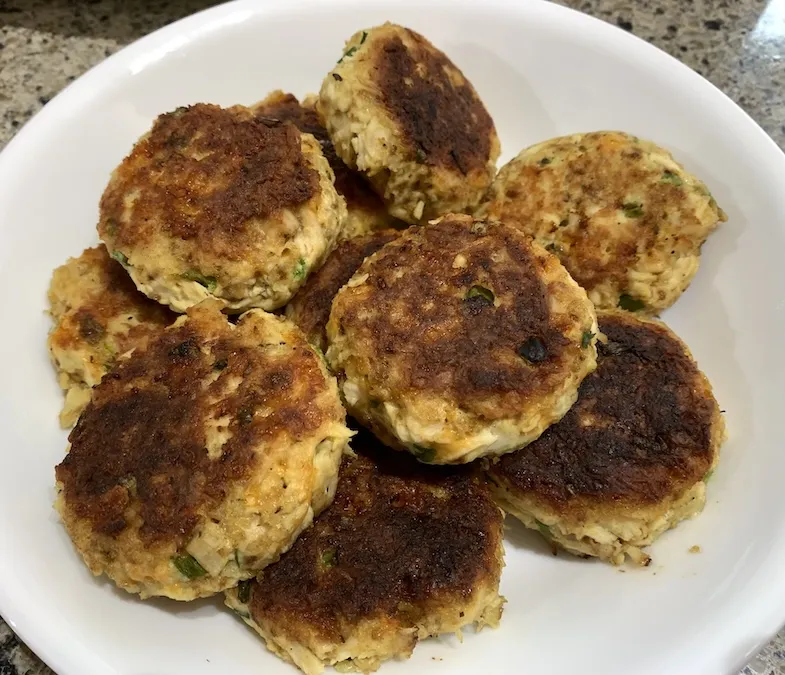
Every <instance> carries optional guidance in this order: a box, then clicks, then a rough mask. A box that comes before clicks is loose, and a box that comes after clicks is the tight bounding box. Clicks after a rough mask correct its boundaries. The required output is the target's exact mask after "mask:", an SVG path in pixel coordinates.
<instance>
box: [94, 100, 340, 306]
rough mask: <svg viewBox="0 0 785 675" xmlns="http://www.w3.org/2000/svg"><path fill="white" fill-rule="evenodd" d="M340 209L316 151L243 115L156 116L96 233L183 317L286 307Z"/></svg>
mask: <svg viewBox="0 0 785 675" xmlns="http://www.w3.org/2000/svg"><path fill="white" fill-rule="evenodd" d="M345 218H346V205H345V203H344V200H343V197H341V196H340V195H338V193H337V192H336V191H335V187H334V186H333V172H332V169H331V168H330V165H329V164H328V163H327V160H326V159H325V157H324V155H323V154H322V150H321V147H320V145H319V142H318V141H317V140H316V139H314V138H313V136H311V135H309V134H301V133H300V132H299V131H298V130H297V128H296V127H295V126H294V125H291V124H282V123H280V122H275V121H271V120H266V119H264V118H261V117H257V116H255V115H254V114H253V112H252V111H251V110H250V109H248V108H244V107H242V106H235V107H233V108H228V109H223V108H219V107H218V106H214V105H205V104H197V105H194V106H190V107H187V108H178V109H177V110H175V111H174V112H171V113H167V114H165V115H161V116H160V117H159V118H158V119H157V120H156V121H155V124H154V125H153V128H152V130H151V131H150V132H149V133H148V134H147V135H145V136H144V137H142V139H141V140H139V141H138V142H137V144H136V145H135V146H134V149H133V150H132V151H131V154H130V155H128V157H126V158H125V159H124V160H123V162H122V164H121V165H120V166H119V167H118V168H117V169H116V170H115V172H114V173H113V174H112V178H111V180H110V181H109V185H108V186H107V188H106V190H105V191H104V194H103V197H102V198H101V213H100V221H99V223H98V233H99V235H100V236H101V239H102V240H103V241H104V243H106V246H107V248H108V249H109V252H110V253H111V254H112V257H114V258H115V259H116V260H118V261H120V262H121V263H122V264H123V266H124V267H125V268H126V270H128V273H129V274H130V275H131V278H132V279H133V280H134V282H135V283H136V285H137V287H138V288H139V290H141V291H142V292H143V293H145V294H146V295H148V296H149V297H151V298H153V299H154V300H158V301H159V302H162V303H164V304H167V305H169V306H171V307H172V309H174V310H176V311H178V312H183V311H185V310H186V309H187V308H188V307H191V306H192V305H194V304H196V303H197V302H200V301H201V300H204V299H205V298H208V297H215V298H219V299H221V300H222V301H223V302H224V309H225V311H230V312H242V311H245V310H246V309H250V308H254V307H258V308H262V309H266V310H271V309H275V308H277V307H280V306H282V305H284V304H286V303H287V302H288V301H289V299H290V298H291V297H292V296H293V295H294V293H295V292H296V291H297V289H298V288H299V287H300V286H302V284H303V282H304V281H305V279H306V278H307V276H308V274H309V273H310V271H311V270H312V269H313V268H315V267H318V266H319V265H321V263H322V260H323V259H324V257H325V256H326V255H327V254H328V253H329V252H330V251H331V250H332V249H333V246H334V245H335V242H336V240H337V238H338V236H339V234H340V233H341V229H342V227H343V222H344V220H345Z"/></svg>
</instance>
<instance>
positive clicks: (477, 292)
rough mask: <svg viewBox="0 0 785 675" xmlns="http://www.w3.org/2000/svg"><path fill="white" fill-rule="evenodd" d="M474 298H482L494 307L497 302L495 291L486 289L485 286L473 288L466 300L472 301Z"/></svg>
mask: <svg viewBox="0 0 785 675" xmlns="http://www.w3.org/2000/svg"><path fill="white" fill-rule="evenodd" d="M472 298H482V299H483V300H484V301H485V302H487V303H488V304H489V305H492V304H493V301H494V300H495V296H494V295H493V291H492V290H491V289H489V288H485V286H472V287H471V288H470V289H469V292H468V293H467V294H466V299H467V300H471V299H472Z"/></svg>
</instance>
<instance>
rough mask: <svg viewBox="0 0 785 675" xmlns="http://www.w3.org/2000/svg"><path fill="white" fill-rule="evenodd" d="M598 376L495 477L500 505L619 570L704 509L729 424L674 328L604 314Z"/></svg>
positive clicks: (496, 465) (497, 466) (496, 466)
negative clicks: (670, 530)
mask: <svg viewBox="0 0 785 675" xmlns="http://www.w3.org/2000/svg"><path fill="white" fill-rule="evenodd" d="M599 327H600V330H601V331H602V332H603V334H604V338H603V341H601V342H600V343H599V358H598V365H597V370H595V371H594V373H592V374H591V375H589V376H588V377H587V378H586V379H585V380H584V382H583V384H582V385H581V390H580V393H579V397H578V402H577V403H576V404H575V405H574V406H573V408H572V409H571V410H570V412H569V413H567V415H565V417H564V418H563V419H562V420H561V421H560V422H558V423H556V424H555V425H553V426H552V427H551V428H549V429H548V430H547V431H546V432H545V433H544V434H543V435H542V436H541V437H540V438H539V439H538V440H537V441H535V442H534V443H532V444H531V445H529V446H527V447H526V448H523V449H521V450H518V451H516V452H514V453H510V454H509V455H506V456H504V457H501V458H499V459H498V460H497V461H496V462H493V463H491V464H490V466H489V470H488V476H489V479H490V482H491V483H492V485H493V486H494V492H495V494H496V497H497V499H498V501H499V503H500V505H501V506H502V507H503V508H504V509H505V510H507V511H508V512H509V513H511V514H513V515H514V516H516V517H517V518H518V519H519V520H521V521H522V522H523V523H524V524H525V525H526V526H527V527H530V528H533V529H537V530H539V531H540V532H541V533H542V534H543V535H544V536H545V537H546V538H547V539H549V540H550V541H551V542H552V543H554V544H557V545H560V546H562V547H563V548H565V549H567V550H569V551H572V552H575V553H579V554H586V555H594V556H598V557H600V558H602V559H603V560H607V561H609V562H612V563H614V564H621V563H622V562H624V560H625V558H626V557H630V558H631V559H632V560H633V561H634V562H636V563H638V564H648V562H649V560H650V559H649V556H648V555H647V554H646V553H645V552H643V551H642V550H641V548H642V547H644V546H647V545H648V544H650V543H651V542H652V541H653V540H654V539H655V538H656V537H658V536H659V535H660V534H662V533H663V532H664V531H666V530H667V529H669V528H672V527H675V526H676V525H677V524H678V523H679V522H680V521H681V520H683V519H685V518H690V517H692V516H694V515H696V514H697V513H699V512H700V511H701V510H702V508H703V505H704V503H705V481H706V479H707V477H708V475H710V473H711V472H712V471H713V470H714V467H715V466H716V463H717V461H718V458H719V447H720V445H721V444H722V442H723V440H724V438H725V423H724V419H723V417H722V414H721V412H720V409H719V405H718V404H717V402H716V400H715V398H714V395H713V393H712V389H711V385H710V384H709V381H708V379H707V378H706V376H705V375H704V374H703V373H702V372H701V371H700V370H699V369H698V366H697V364H696V363H695V361H694V359H693V358H692V355H691V353H690V351H689V349H688V348H687V346H686V345H685V344H684V343H683V342H682V341H681V339H679V338H678V337H677V336H676V335H675V334H674V333H673V332H672V331H671V330H670V329H669V328H668V327H667V326H665V324H663V323H661V322H659V321H655V320H651V319H642V318H638V317H635V316H633V315H631V314H629V313H625V312H621V311H607V312H601V313H599Z"/></svg>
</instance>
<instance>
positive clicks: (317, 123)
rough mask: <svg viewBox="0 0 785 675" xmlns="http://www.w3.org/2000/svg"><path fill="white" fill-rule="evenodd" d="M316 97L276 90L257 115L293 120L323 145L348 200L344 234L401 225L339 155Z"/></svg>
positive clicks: (340, 190) (340, 191)
mask: <svg viewBox="0 0 785 675" xmlns="http://www.w3.org/2000/svg"><path fill="white" fill-rule="evenodd" d="M316 102H317V99H316V97H315V96H310V97H307V98H306V99H305V100H304V101H303V102H302V103H300V101H298V100H297V97H296V96H294V95H293V94H287V93H285V92H283V91H280V90H279V91H274V92H272V93H271V94H269V95H268V96H267V98H265V99H264V100H263V101H260V102H259V103H257V104H256V105H254V106H253V111H254V113H255V114H257V115H261V116H262V117H265V118H268V119H270V120H272V121H280V122H291V123H292V124H294V125H295V126H296V127H297V128H298V129H299V130H300V131H302V132H303V133H305V134H311V135H312V136H313V137H314V138H315V139H316V140H317V141H319V144H320V145H321V147H322V152H323V153H324V156H325V157H326V158H327V161H328V162H329V163H330V167H331V168H332V170H333V173H334V174H335V189H336V190H337V191H338V194H339V195H341V196H342V197H343V198H344V199H345V200H346V210H347V216H346V222H345V223H344V227H343V233H342V236H343V237H359V236H361V235H364V234H368V233H369V232H373V231H375V230H379V229H382V228H385V227H393V226H395V225H399V224H400V225H402V224H403V223H400V221H398V220H397V219H396V218H393V217H392V216H391V215H390V214H388V213H387V209H386V208H385V206H384V202H383V201H382V199H381V197H379V195H377V194H376V192H374V190H373V188H372V187H371V185H370V184H369V183H368V181H367V180H366V179H365V178H364V177H363V176H362V175H360V174H359V173H358V172H356V171H352V170H351V169H350V168H349V167H348V166H346V164H345V162H344V161H343V160H342V159H341V158H340V157H338V155H337V153H336V152H335V148H334V147H333V144H332V141H330V137H329V135H328V134H327V129H325V128H324V125H323V124H322V122H321V120H320V119H319V114H318V113H317V111H316Z"/></svg>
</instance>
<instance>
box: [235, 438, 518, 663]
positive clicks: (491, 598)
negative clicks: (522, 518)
mask: <svg viewBox="0 0 785 675" xmlns="http://www.w3.org/2000/svg"><path fill="white" fill-rule="evenodd" d="M352 446H353V447H354V448H355V449H356V451H357V455H356V456H347V457H345V458H344V464H343V466H342V467H341V480H340V483H339V485H338V493H337V495H336V497H335V502H334V503H333V505H332V506H331V507H330V509H328V510H327V511H326V512H325V513H324V514H322V516H320V517H319V518H318V519H317V520H316V521H315V523H314V525H313V527H312V528H311V529H309V530H308V531H307V532H305V533H304V534H303V535H302V536H301V537H300V538H299V539H298V540H297V542H296V543H295V545H294V546H293V547H292V549H291V550H290V551H289V552H288V553H287V554H285V555H284V556H283V557H282V558H281V560H280V561H279V562H277V563H276V564H275V565H272V566H270V567H268V568H267V569H265V570H264V571H263V572H262V573H261V575H260V576H259V580H258V582H257V581H249V582H246V583H244V584H241V585H240V586H239V587H238V588H237V589H234V590H232V591H229V592H228V593H227V604H228V605H229V606H230V607H232V608H233V609H234V610H235V611H237V612H238V613H239V614H240V616H241V617H242V618H243V619H244V620H245V621H246V622H247V623H248V624H249V625H250V626H252V627H253V628H254V629H255V630H256V631H258V632H259V634H260V635H261V636H262V637H263V638H264V640H265V642H266V643H267V646H268V648H269V649H270V650H271V651H272V652H274V653H275V654H277V655H278V656H280V657H281V658H283V659H285V660H287V661H291V662H292V663H294V664H295V665H297V666H298V667H299V668H300V669H301V670H303V671H304V672H305V673H307V675H317V673H320V672H321V671H322V669H323V667H324V666H325V665H328V666H329V665H335V666H336V667H337V668H338V670H341V671H342V672H346V671H347V670H355V671H362V672H369V671H372V670H376V668H378V667H379V665H380V663H381V662H382V661H384V660H386V659H390V658H394V657H397V658H405V657H408V656H410V655H411V653H412V650H413V649H414V647H415V645H416V644H417V642H418V640H422V639H424V638H427V637H430V636H433V635H441V634H444V633H455V632H460V631H461V629H462V628H465V627H467V626H470V625H472V624H474V625H475V626H476V627H477V628H482V627H483V626H485V625H490V626H496V625H497V624H498V622H499V619H500V617H501V613H502V605H503V603H504V599H503V598H502V597H501V596H500V595H499V578H500V575H501V570H502V566H503V564H504V562H503V555H504V550H503V546H502V514H501V511H500V510H499V509H498V508H497V507H496V506H495V505H494V503H493V501H492V500H491V498H490V495H489V493H488V491H487V488H486V486H485V485H484V484H483V482H482V481H478V480H477V478H476V477H475V476H473V475H472V473H471V472H469V471H467V470H466V469H465V468H464V467H462V468H460V469H456V468H452V467H451V468H447V467H426V466H423V465H422V464H419V463H418V462H416V461H415V460H413V459H411V458H410V457H407V456H406V455H402V454H400V453H390V452H389V451H387V450H386V448H383V447H379V444H378V441H376V440H375V439H373V437H371V436H370V434H368V433H367V432H361V433H360V435H359V436H358V437H356V438H355V440H353V441H352Z"/></svg>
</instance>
